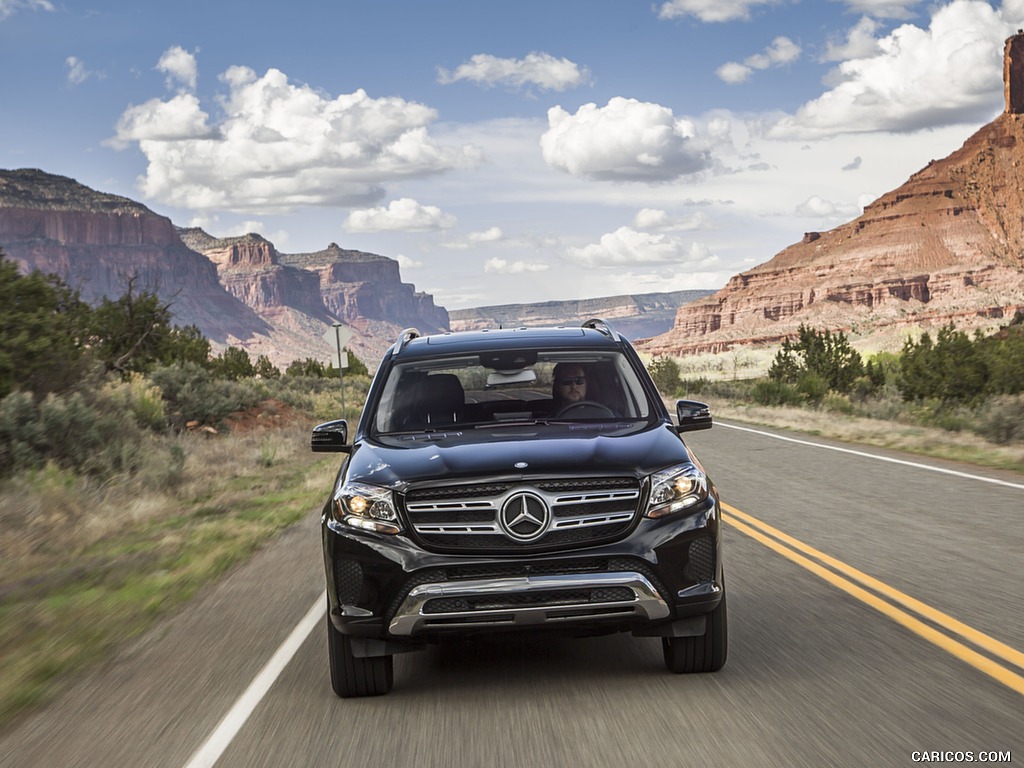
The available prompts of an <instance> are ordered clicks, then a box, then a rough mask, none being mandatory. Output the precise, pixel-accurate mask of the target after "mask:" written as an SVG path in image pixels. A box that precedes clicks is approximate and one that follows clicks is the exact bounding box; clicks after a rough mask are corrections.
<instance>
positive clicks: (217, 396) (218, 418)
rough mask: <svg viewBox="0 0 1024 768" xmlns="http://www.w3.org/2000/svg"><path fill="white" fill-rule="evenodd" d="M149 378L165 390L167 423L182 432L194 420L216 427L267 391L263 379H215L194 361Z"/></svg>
mask: <svg viewBox="0 0 1024 768" xmlns="http://www.w3.org/2000/svg"><path fill="white" fill-rule="evenodd" d="M150 379H151V380H152V381H153V383H154V384H155V385H156V386H157V387H159V388H160V390H161V392H163V397H164V401H165V404H166V408H167V420H168V423H169V424H170V426H171V427H173V428H174V429H175V430H179V431H180V430H181V429H184V427H185V425H186V424H188V423H189V422H191V421H197V422H199V423H201V424H206V425H209V426H217V425H218V424H220V423H221V422H222V421H223V420H224V419H225V418H227V417H228V416H229V415H230V414H232V413H234V412H235V411H241V410H245V409H246V408H252V407H254V406H255V405H257V404H258V403H260V402H261V401H263V400H265V399H266V398H267V392H268V390H267V388H266V384H265V382H263V381H262V380H257V379H241V380H239V381H231V380H228V379H216V378H214V377H213V375H212V374H211V372H210V371H208V370H206V369H205V368H201V367H200V366H197V365H195V364H186V365H183V366H165V367H162V368H157V369H155V370H154V371H153V372H152V373H151V374H150Z"/></svg>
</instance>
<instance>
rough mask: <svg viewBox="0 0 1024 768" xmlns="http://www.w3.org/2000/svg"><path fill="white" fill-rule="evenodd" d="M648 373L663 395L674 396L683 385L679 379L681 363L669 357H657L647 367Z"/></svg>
mask: <svg viewBox="0 0 1024 768" xmlns="http://www.w3.org/2000/svg"><path fill="white" fill-rule="evenodd" d="M647 371H648V373H650V374H651V378H652V379H653V380H654V385H655V386H656V387H657V388H658V391H659V392H661V393H662V394H663V395H674V394H675V393H676V390H678V389H679V387H680V386H681V385H682V381H680V379H679V363H677V362H676V361H675V360H673V359H672V358H671V357H669V356H668V355H656V356H655V358H654V359H653V360H652V361H651V363H650V365H648V366H647Z"/></svg>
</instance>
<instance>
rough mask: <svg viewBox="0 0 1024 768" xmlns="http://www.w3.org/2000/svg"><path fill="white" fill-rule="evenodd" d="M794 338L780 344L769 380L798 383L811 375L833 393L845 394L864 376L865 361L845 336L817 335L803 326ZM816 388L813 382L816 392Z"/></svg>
mask: <svg viewBox="0 0 1024 768" xmlns="http://www.w3.org/2000/svg"><path fill="white" fill-rule="evenodd" d="M797 334H798V337H797V340H796V341H795V342H790V341H789V340H788V339H787V340H786V341H784V342H783V343H782V349H780V350H779V352H778V353H777V354H776V355H775V360H774V361H772V367H771V368H770V369H769V371H768V376H769V378H771V379H772V380H774V381H778V382H783V383H797V382H799V381H800V380H802V379H803V378H805V377H806V376H807V374H813V375H814V377H816V378H817V379H820V381H821V382H824V384H825V386H826V387H827V388H828V389H829V390H831V391H833V392H841V393H846V392H849V391H850V390H851V389H853V383H854V382H855V381H856V380H857V379H858V378H859V377H860V376H862V375H863V373H864V361H863V360H861V357H860V353H859V352H857V350H855V349H854V348H853V347H852V346H851V345H850V342H849V340H848V339H847V338H846V334H844V333H843V332H842V331H839V332H837V333H835V334H833V333H832V332H831V331H829V330H824V331H820V332H819V331H816V330H814V329H813V328H811V327H809V326H806V325H802V324H801V326H800V328H799V329H798V330H797ZM819 386H820V384H819V383H818V382H816V383H815V389H816V390H817V389H818V388H819Z"/></svg>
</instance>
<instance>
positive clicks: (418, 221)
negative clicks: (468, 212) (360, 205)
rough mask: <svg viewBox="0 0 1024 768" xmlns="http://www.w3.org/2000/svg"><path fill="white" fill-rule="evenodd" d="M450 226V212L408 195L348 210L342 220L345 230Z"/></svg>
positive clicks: (420, 229)
mask: <svg viewBox="0 0 1024 768" xmlns="http://www.w3.org/2000/svg"><path fill="white" fill-rule="evenodd" d="M454 226H455V217H454V216H452V215H451V214H447V213H444V212H443V211H442V210H441V209H440V208H437V207H436V206H433V205H420V203H418V202H416V201H415V200H413V199H412V198H409V197H403V198H401V199H399V200H392V201H391V202H390V203H389V204H388V207H387V208H368V209H365V210H360V211H352V212H351V213H350V214H349V215H348V219H347V220H346V221H345V229H346V230H347V231H349V232H430V231H434V230H438V229H450V228H451V227H454Z"/></svg>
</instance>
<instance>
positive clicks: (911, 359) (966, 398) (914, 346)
mask: <svg viewBox="0 0 1024 768" xmlns="http://www.w3.org/2000/svg"><path fill="white" fill-rule="evenodd" d="M988 379H989V366H988V363H987V362H986V360H985V358H984V356H983V355H982V353H981V350H980V346H979V344H978V343H977V342H972V341H971V339H970V338H969V337H968V336H967V334H966V333H963V332H962V331H957V330H956V328H955V326H954V325H953V323H949V324H948V325H945V326H943V327H942V328H940V329H939V333H938V335H937V337H936V339H935V342H934V343H933V342H932V339H931V336H929V335H928V334H927V333H925V334H922V336H921V340H920V341H919V342H917V343H915V342H914V341H913V340H911V339H908V340H907V341H906V343H905V344H904V345H903V353H902V355H901V357H900V382H899V389H900V393H901V394H902V395H903V399H904V400H923V399H928V398H935V399H937V400H940V401H942V402H943V403H944V404H955V403H966V402H970V401H972V400H976V399H977V398H979V397H980V396H981V395H982V393H983V392H984V391H985V388H986V385H987V383H988Z"/></svg>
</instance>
